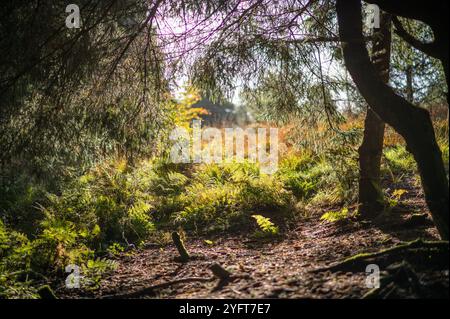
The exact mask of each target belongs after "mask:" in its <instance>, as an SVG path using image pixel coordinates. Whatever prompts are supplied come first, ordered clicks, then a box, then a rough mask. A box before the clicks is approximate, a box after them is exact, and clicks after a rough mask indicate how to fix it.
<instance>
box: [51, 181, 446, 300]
mask: <svg viewBox="0 0 450 319" xmlns="http://www.w3.org/2000/svg"><path fill="white" fill-rule="evenodd" d="M328 209H329V208H328ZM326 210H327V209H325V208H324V209H323V210H320V209H318V210H317V211H315V212H313V213H311V215H310V216H309V217H308V218H307V219H301V220H299V221H298V222H297V224H296V225H295V226H294V227H291V229H290V230H288V231H286V232H284V234H283V236H282V237H281V238H280V239H278V240H276V241H270V242H261V241H259V240H251V239H249V238H248V236H244V235H236V234H234V235H231V234H229V235H228V236H226V235H223V234H221V235H220V236H217V237H216V238H210V237H208V238H201V239H191V238H189V239H187V240H186V242H185V245H186V248H187V249H188V251H189V252H190V253H191V254H192V255H196V256H197V258H195V259H193V260H191V261H189V262H187V263H180V262H177V261H176V259H174V258H175V257H176V256H178V253H177V250H176V248H175V247H174V246H173V245H167V246H164V247H161V246H156V245H155V246H152V245H148V246H147V247H145V248H143V249H139V250H136V251H135V252H134V253H133V254H128V255H126V254H123V255H122V256H119V257H118V258H117V262H118V267H117V269H116V270H115V271H114V272H113V273H112V274H111V275H109V276H108V277H106V278H104V279H103V280H102V282H101V284H100V288H99V289H98V290H95V291H80V290H74V289H72V290H67V289H65V288H59V289H56V291H55V292H56V294H57V295H59V296H61V297H63V298H111V297H113V298H114V297H127V294H130V293H133V292H136V291H139V290H141V289H143V288H145V287H149V286H153V285H157V284H164V283H167V282H170V281H174V280H178V279H183V278H190V277H201V278H208V277H211V271H210V270H209V266H210V265H211V264H213V263H218V264H219V265H221V266H222V267H224V268H225V269H227V270H229V271H230V272H231V273H232V274H233V275H236V278H235V279H234V280H232V281H230V282H229V283H228V284H226V285H224V286H223V287H220V288H217V280H215V281H209V282H202V281H193V282H188V283H179V284H174V285H170V286H166V287H164V288H161V289H153V290H151V291H147V292H145V293H142V294H138V295H135V296H134V297H138V298H361V297H362V296H363V295H364V294H366V293H367V292H368V291H369V290H370V289H369V288H367V287H366V278H367V277H366V276H367V274H366V273H365V270H366V269H365V267H361V269H356V270H353V271H351V272H347V271H337V272H331V271H323V272H314V270H315V269H318V268H321V267H325V266H328V265H330V264H334V263H335V262H337V261H341V260H343V259H345V258H347V257H350V256H353V255H355V254H358V253H362V252H376V251H379V250H381V249H384V248H389V247H392V246H395V245H397V244H399V243H401V242H405V241H411V240H414V239H417V238H419V237H420V238H423V239H424V240H437V239H438V234H437V231H436V229H435V228H434V227H433V224H432V221H431V219H430V217H429V216H428V213H426V214H424V215H422V217H421V218H417V212H421V213H423V212H427V209H426V205H425V203H424V201H423V196H422V194H421V191H420V190H419V189H409V191H408V194H407V196H406V197H405V199H404V200H403V201H402V206H401V207H400V208H397V209H394V210H393V211H391V212H389V213H387V214H386V216H384V217H383V218H380V219H379V220H378V221H376V220H375V221H372V222H362V221H357V220H345V221H342V222H338V223H326V222H323V221H321V220H320V216H321V215H322V214H323V213H324V212H325V211H326ZM206 239H207V240H211V241H212V242H213V244H211V242H210V243H209V244H208V243H207V242H205V240H206ZM380 268H381V267H380ZM381 271H383V269H381ZM435 275H436V274H434V275H433V276H435ZM421 276H422V275H421ZM439 276H440V279H439V282H441V283H443V282H446V284H445V283H443V285H446V287H447V288H446V291H447V295H445V294H444V296H442V295H438V296H440V297H446V298H448V270H446V271H444V272H441V273H440V274H439ZM442 278H444V279H442ZM445 278H446V279H445ZM444 288H445V287H444Z"/></svg>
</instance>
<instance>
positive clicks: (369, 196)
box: [358, 13, 392, 218]
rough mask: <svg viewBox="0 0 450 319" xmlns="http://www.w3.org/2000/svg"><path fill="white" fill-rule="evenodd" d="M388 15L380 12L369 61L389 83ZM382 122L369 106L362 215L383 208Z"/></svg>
mask: <svg viewBox="0 0 450 319" xmlns="http://www.w3.org/2000/svg"><path fill="white" fill-rule="evenodd" d="M391 19H392V17H391V15H390V14H387V13H381V16H380V30H379V32H378V34H379V37H377V40H375V41H374V43H373V48H372V62H373V65H374V67H375V70H376V72H378V74H379V76H380V78H381V79H382V80H383V81H384V82H385V83H388V82H389V68H390V59H391V25H392V23H391ZM384 127H385V124H384V122H383V121H382V120H381V119H380V118H379V117H378V115H377V114H376V113H375V112H374V111H373V110H372V109H371V108H370V106H369V107H368V109H367V114H366V119H365V121H364V137H363V142H362V144H361V146H360V147H359V150H358V153H359V170H360V172H359V192H358V197H359V204H360V206H359V211H360V213H361V216H362V217H363V218H370V217H373V216H374V215H376V214H377V213H379V212H381V211H383V210H384V208H385V201H384V196H383V191H382V188H381V173H380V167H381V156H382V154H383V140H384Z"/></svg>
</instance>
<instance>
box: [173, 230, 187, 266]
mask: <svg viewBox="0 0 450 319" xmlns="http://www.w3.org/2000/svg"><path fill="white" fill-rule="evenodd" d="M172 240H173V243H174V244H175V247H177V250H178V253H179V254H180V257H179V258H178V260H179V261H181V262H187V261H189V259H190V258H191V256H189V253H188V251H187V249H186V247H185V246H184V243H183V240H182V239H181V237H180V234H178V233H177V232H176V231H174V232H173V233H172Z"/></svg>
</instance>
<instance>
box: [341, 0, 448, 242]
mask: <svg viewBox="0 0 450 319" xmlns="http://www.w3.org/2000/svg"><path fill="white" fill-rule="evenodd" d="M336 9H337V16H338V25H339V35H340V38H341V41H342V45H343V52H344V60H345V65H346V67H347V69H348V71H349V73H350V75H351V76H352V78H353V81H354V82H355V84H356V86H357V87H358V90H359V92H360V93H361V95H362V96H363V97H364V99H365V100H366V101H367V103H368V104H369V105H370V107H371V108H372V110H373V111H374V112H376V114H377V115H378V116H379V117H380V118H381V119H382V120H383V121H385V122H386V123H387V124H389V125H390V126H392V127H393V128H394V129H395V130H396V131H397V132H398V133H399V134H400V135H401V136H403V138H404V139H405V141H406V144H407V148H408V150H409V151H410V152H411V153H412V154H413V156H414V159H415V160H416V162H417V165H418V168H419V173H420V177H421V181H422V187H423V190H424V193H425V199H426V201H427V204H428V207H429V209H430V212H431V215H432V217H433V221H434V223H435V225H436V227H437V229H438V231H439V234H440V236H441V237H442V238H443V239H445V240H448V238H449V236H448V228H449V227H448V226H449V206H448V199H449V193H448V191H449V189H448V180H447V176H446V172H445V169H444V162H443V160H442V154H441V151H440V149H439V146H438V145H437V143H436V137H435V134H434V128H433V124H432V122H431V119H430V114H429V112H428V111H427V110H425V109H423V108H420V107H417V106H415V105H413V104H412V103H410V102H408V101H406V100H405V99H404V98H402V97H400V96H398V95H397V94H395V92H394V91H393V90H392V89H391V88H390V87H389V86H388V85H387V84H386V83H384V82H383V80H382V79H381V78H380V77H379V75H378V74H377V72H376V70H375V68H374V66H373V65H372V63H371V61H370V59H369V54H368V52H367V48H366V46H365V41H364V38H363V35H362V15H361V1H360V0H337V1H336Z"/></svg>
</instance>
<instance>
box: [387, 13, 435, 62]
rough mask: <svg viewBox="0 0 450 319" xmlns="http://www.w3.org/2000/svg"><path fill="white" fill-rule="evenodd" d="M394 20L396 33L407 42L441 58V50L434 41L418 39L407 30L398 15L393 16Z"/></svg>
mask: <svg viewBox="0 0 450 319" xmlns="http://www.w3.org/2000/svg"><path fill="white" fill-rule="evenodd" d="M392 22H393V23H394V26H395V33H396V34H397V35H398V36H399V37H401V38H402V39H403V40H404V41H405V42H406V43H408V44H409V45H410V46H412V47H413V48H415V49H417V50H419V51H422V52H423V53H425V54H427V55H429V56H431V57H433V58H436V59H439V58H440V54H439V51H438V50H437V47H436V46H435V44H434V42H430V43H425V42H422V41H420V40H418V39H416V38H415V37H414V36H412V35H411V34H409V33H408V31H406V30H405V28H404V27H403V25H402V23H401V21H400V20H399V19H398V17H393V19H392Z"/></svg>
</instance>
